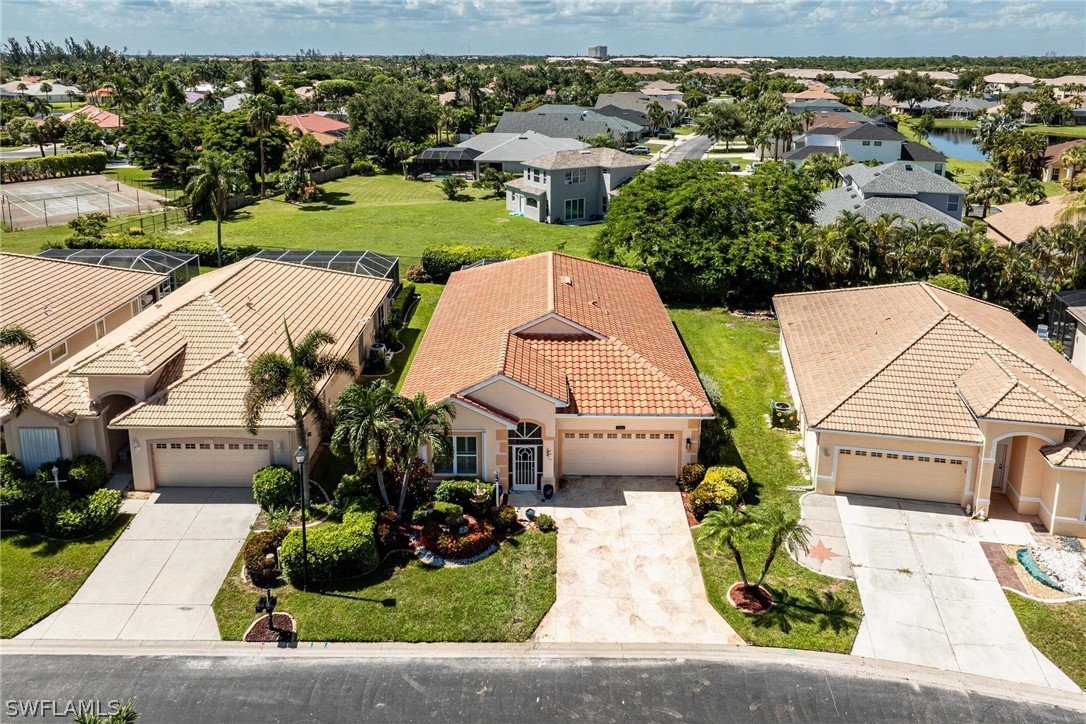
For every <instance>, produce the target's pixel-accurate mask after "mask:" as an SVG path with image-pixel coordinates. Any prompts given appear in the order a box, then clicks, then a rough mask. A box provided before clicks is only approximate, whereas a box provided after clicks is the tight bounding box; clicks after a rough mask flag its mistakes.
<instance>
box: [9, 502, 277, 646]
mask: <svg viewBox="0 0 1086 724" xmlns="http://www.w3.org/2000/svg"><path fill="white" fill-rule="evenodd" d="M257 510H258V507H257V505H256V503H254V502H253V498H252V490H250V489H249V488H161V489H160V490H159V491H158V492H155V493H153V494H152V495H151V498H150V499H149V500H148V501H147V502H146V504H144V505H143V506H142V507H141V508H140V510H139V512H137V513H136V517H135V518H134V519H133V520H132V522H131V524H130V525H129V526H128V529H127V530H125V532H124V533H122V534H121V537H120V538H118V539H117V542H116V543H114V544H113V547H112V548H110V549H109V552H108V553H107V554H106V556H105V557H104V558H103V559H102V561H101V563H99V564H98V567H97V568H95V569H94V571H93V572H92V573H91V574H90V576H88V578H87V580H86V582H84V584H83V585H82V586H81V587H80V589H79V590H78V591H76V593H75V595H74V596H73V597H72V600H71V602H70V603H68V605H66V606H64V607H63V608H61V609H60V610H58V611H56V612H55V613H53V614H52V615H50V616H48V617H46V618H45V619H43V620H42V621H40V622H39V623H37V624H35V625H34V626H32V627H30V628H29V629H27V630H26V631H24V632H23V633H21V634H19V636H18V637H17V638H35V639H99V640H100V639H135V640H170V641H178V640H181V641H192V640H196V641H202V640H215V641H217V640H219V638H220V636H219V627H218V625H217V624H216V622H215V614H214V613H213V612H212V610H211V603H212V601H214V599H215V595H216V594H217V593H218V591H219V587H220V586H221V585H222V582H223V579H224V578H225V577H226V574H227V573H228V572H229V570H230V566H231V565H232V564H233V562H234V559H235V558H236V557H237V555H238V551H240V550H241V545H242V543H243V542H244V541H245V537H246V536H247V535H248V532H249V528H250V526H252V524H253V521H254V520H255V519H256V514H257Z"/></svg>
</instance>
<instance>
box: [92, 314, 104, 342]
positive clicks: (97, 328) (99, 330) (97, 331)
mask: <svg viewBox="0 0 1086 724" xmlns="http://www.w3.org/2000/svg"><path fill="white" fill-rule="evenodd" d="M105 336H106V318H105V317H102V318H101V319H99V320H98V321H97V322H95V323H94V338H95V339H101V338H102V337H105Z"/></svg>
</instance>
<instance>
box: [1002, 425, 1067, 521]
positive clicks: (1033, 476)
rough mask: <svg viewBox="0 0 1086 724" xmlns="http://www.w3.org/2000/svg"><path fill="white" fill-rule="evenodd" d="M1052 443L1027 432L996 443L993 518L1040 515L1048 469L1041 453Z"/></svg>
mask: <svg viewBox="0 0 1086 724" xmlns="http://www.w3.org/2000/svg"><path fill="white" fill-rule="evenodd" d="M1051 443H1052V441H1051V440H1050V439H1047V438H1042V437H1040V436H1039V435H1035V434H1026V433H1023V434H1010V435H1004V436H1002V437H1000V438H998V439H997V440H995V441H993V442H992V448H991V451H992V461H993V464H992V487H991V506H990V510H989V517H994V518H1010V519H1017V518H1018V516H1021V515H1024V516H1035V515H1037V513H1038V512H1040V507H1041V503H1042V497H1043V483H1044V478H1045V474H1046V472H1047V468H1048V465H1047V463H1046V462H1045V460H1044V457H1043V456H1042V455H1041V452H1040V450H1041V448H1042V447H1044V446H1045V445H1049V444H1051Z"/></svg>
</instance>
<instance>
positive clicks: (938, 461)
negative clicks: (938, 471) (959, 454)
mask: <svg viewBox="0 0 1086 724" xmlns="http://www.w3.org/2000/svg"><path fill="white" fill-rule="evenodd" d="M934 462H937V463H939V464H944V463H946V458H935V460H934Z"/></svg>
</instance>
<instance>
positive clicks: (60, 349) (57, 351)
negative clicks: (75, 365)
mask: <svg viewBox="0 0 1086 724" xmlns="http://www.w3.org/2000/svg"><path fill="white" fill-rule="evenodd" d="M67 356H68V343H67V342H61V343H60V344H58V345H57V346H56V347H53V348H52V349H51V350H49V361H50V362H56V361H58V360H62V359H64V358H65V357H67Z"/></svg>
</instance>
